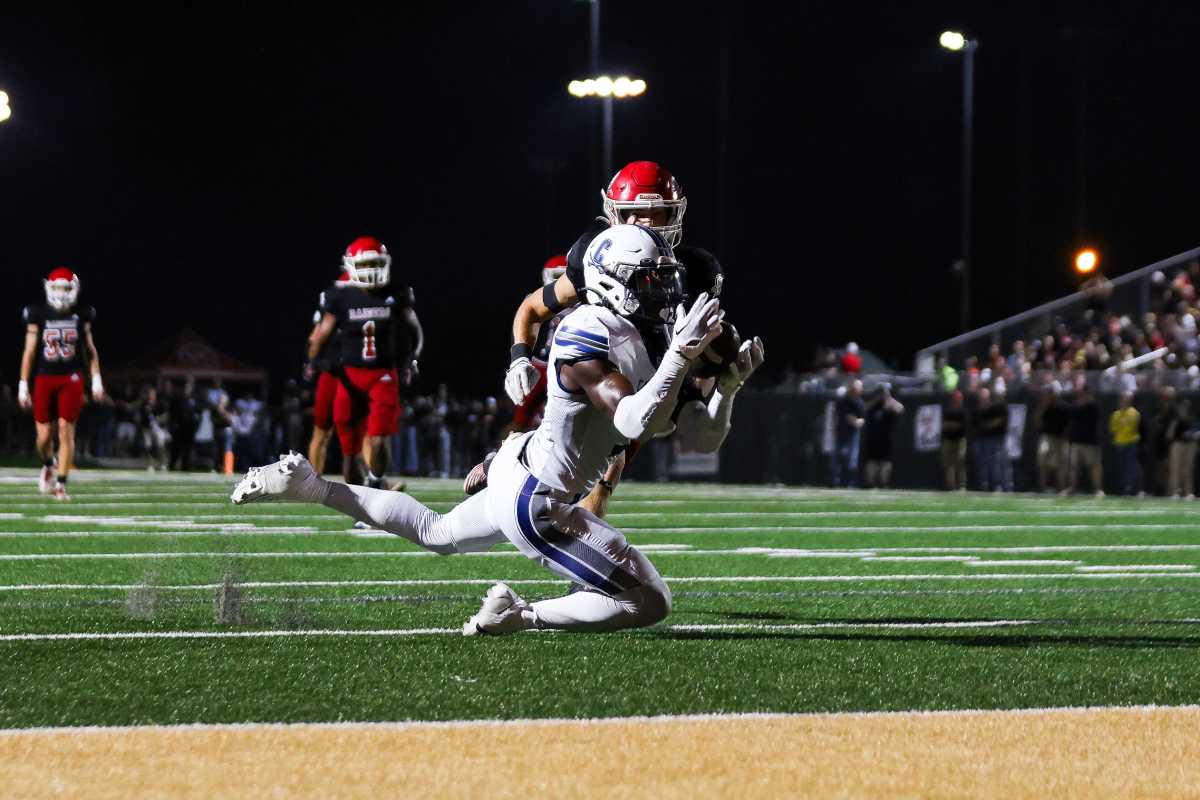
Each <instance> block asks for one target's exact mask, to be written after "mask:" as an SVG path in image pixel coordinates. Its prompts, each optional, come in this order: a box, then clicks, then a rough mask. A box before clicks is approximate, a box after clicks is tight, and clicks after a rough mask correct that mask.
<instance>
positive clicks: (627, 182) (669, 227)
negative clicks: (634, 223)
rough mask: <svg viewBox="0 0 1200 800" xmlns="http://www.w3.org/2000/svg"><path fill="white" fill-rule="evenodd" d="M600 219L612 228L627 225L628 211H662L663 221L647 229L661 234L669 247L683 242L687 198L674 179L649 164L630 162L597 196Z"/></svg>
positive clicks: (660, 167)
mask: <svg viewBox="0 0 1200 800" xmlns="http://www.w3.org/2000/svg"><path fill="white" fill-rule="evenodd" d="M600 196H601V198H602V200H603V202H604V216H606V217H608V221H609V222H610V223H611V224H613V225H621V224H623V223H625V222H627V221H628V216H629V213H630V212H631V211H633V212H636V211H646V210H653V209H663V210H664V211H665V213H666V220H665V222H664V223H663V224H662V225H651V226H650V227H652V228H654V230H656V231H658V232H659V233H661V234H662V236H663V238H664V239H666V240H667V243H668V244H670V245H671V246H672V247H674V246H675V245H677V244H679V240H680V239H682V238H683V212H684V211H685V210H687V198H686V197H684V196H683V187H681V186H680V185H679V181H677V180H675V176H674V175H672V174H671V173H670V172H668V171H667V170H666V168H665V167H663V166H662V165H660V164H657V163H655V162H653V161H633V162H631V163H629V164H626V165H625V166H624V167H622V168H621V170H620V172H618V173H617V174H616V175H614V176H613V179H612V180H611V181H609V183H608V188H607V189H604V190H603V191H601V192H600Z"/></svg>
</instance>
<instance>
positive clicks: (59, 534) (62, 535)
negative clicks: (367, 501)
mask: <svg viewBox="0 0 1200 800" xmlns="http://www.w3.org/2000/svg"><path fill="white" fill-rule="evenodd" d="M360 532H361V531H355V533H360ZM250 535H256V536H326V537H328V536H331V535H332V536H336V535H339V532H338V531H330V530H321V529H320V528H316V527H295V528H255V527H253V526H245V527H243V526H232V525H231V526H229V527H221V528H206V529H204V530H195V529H191V530H186V531H173V530H149V531H147V530H141V531H111V530H100V531H0V539H41V538H45V539H87V538H94V537H104V536H119V537H128V536H133V537H141V538H143V539H161V538H162V537H164V536H173V537H183V538H185V539H186V538H195V537H199V536H220V537H228V536H250ZM385 535H386V536H387V537H389V538H392V539H394V538H396V537H394V536H392V535H391V534H390V533H389V534H385ZM379 538H383V537H379Z"/></svg>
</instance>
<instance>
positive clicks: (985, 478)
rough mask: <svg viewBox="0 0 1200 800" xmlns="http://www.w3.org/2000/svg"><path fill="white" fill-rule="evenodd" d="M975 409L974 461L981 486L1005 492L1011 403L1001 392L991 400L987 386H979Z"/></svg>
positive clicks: (987, 489) (985, 488) (989, 489)
mask: <svg viewBox="0 0 1200 800" xmlns="http://www.w3.org/2000/svg"><path fill="white" fill-rule="evenodd" d="M976 397H977V398H978V404H977V405H976V409H975V464H976V471H977V472H978V475H979V488H980V489H982V490H983V491H985V492H986V491H996V492H1002V491H1004V490H1005V488H1006V486H1007V475H1008V464H1007V461H1008V458H1007V455H1006V454H1005V452H1004V437H1005V435H1006V434H1007V433H1008V404H1007V403H1005V402H1004V400H1003V396H1001V397H1000V398H999V399H998V400H997V401H996V402H993V401H992V393H991V391H990V390H989V389H987V388H986V387H984V388H981V389H980V390H979V394H978V395H976Z"/></svg>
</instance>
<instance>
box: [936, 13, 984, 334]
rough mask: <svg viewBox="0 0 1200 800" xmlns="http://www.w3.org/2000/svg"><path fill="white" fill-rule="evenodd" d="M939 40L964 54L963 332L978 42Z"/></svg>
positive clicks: (966, 325)
mask: <svg viewBox="0 0 1200 800" xmlns="http://www.w3.org/2000/svg"><path fill="white" fill-rule="evenodd" d="M938 43H939V44H941V46H942V47H944V48H946V49H947V50H952V51H954V52H957V53H962V58H963V125H962V188H961V196H960V198H959V203H960V204H961V213H962V222H961V226H960V230H959V236H960V237H961V238H960V239H959V259H958V264H957V266H958V268H959V269H958V271H959V278H960V283H959V288H960V292H961V293H960V295H959V301H958V302H959V307H958V310H959V325H960V327H961V328H962V332H963V333H966V332H967V331H969V330H970V329H971V177H972V176H971V164H972V152H971V151H972V148H973V146H974V118H975V51H976V50H977V49H978V48H979V42H978V41H976V40H975V39H968V38H967V37H966V36H964V35H963V34H961V33H959V32H958V31H944V32H943V33H942V35H941V36H940V37H939V38H938Z"/></svg>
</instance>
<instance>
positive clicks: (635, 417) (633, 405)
mask: <svg viewBox="0 0 1200 800" xmlns="http://www.w3.org/2000/svg"><path fill="white" fill-rule="evenodd" d="M690 363H691V362H689V361H688V360H687V359H686V358H684V357H683V356H682V355H680V354H679V352H678V351H677V350H675V348H671V349H670V350H668V351H667V354H666V355H665V356H663V360H662V363H661V364H659V365H658V369H657V370H656V371H655V373H654V376H653V377H652V378H650V380H649V381H647V382H646V385H645V386H643V387H642V388H641V389H640V390H639V391H638V392H636V393H635V394H629V395H625V396H624V397H622V398H621V401H620V402H619V403H617V411H616V413H615V414H613V424H614V425H616V427H617V430H618V431H620V433H621V435H622V436H624V437H626V438H629V439H642V438H643V437H645V436H646V435H647V434H650V435H654V434H655V433H656V432H657V431H658V430H659V429H660V428H663V427H665V426H667V425H669V424H670V422H671V412H672V411H673V410H674V409H675V401H676V399H678V397H679V387H680V386H682V385H683V379H684V376H685V375H686V374H687V371H688V366H689V365H690Z"/></svg>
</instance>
